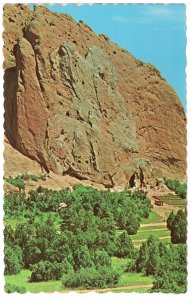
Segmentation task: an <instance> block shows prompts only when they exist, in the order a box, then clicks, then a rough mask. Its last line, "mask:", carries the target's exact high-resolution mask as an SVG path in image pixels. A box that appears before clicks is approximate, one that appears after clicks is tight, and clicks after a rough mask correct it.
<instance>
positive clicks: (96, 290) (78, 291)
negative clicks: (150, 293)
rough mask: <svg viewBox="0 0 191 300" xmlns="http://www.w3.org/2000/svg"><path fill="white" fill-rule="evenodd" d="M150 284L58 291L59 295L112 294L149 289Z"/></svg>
mask: <svg viewBox="0 0 191 300" xmlns="http://www.w3.org/2000/svg"><path fill="white" fill-rule="evenodd" d="M152 286H153V285H152V284H145V285H131V286H130V285H128V286H118V287H113V288H112V287H111V288H105V289H92V290H67V291H66V290H63V291H60V293H69V292H75V293H90V292H112V291H119V290H120V291H121V290H132V289H139V288H151V287H152Z"/></svg>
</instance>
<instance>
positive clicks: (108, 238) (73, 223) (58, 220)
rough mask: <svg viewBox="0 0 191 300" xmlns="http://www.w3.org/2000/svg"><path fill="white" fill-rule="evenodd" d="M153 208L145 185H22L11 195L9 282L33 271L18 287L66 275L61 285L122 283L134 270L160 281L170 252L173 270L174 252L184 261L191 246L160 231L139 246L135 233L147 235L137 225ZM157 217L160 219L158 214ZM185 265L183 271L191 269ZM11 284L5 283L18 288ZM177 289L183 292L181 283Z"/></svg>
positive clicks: (6, 209)
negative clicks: (173, 244)
mask: <svg viewBox="0 0 191 300" xmlns="http://www.w3.org/2000/svg"><path fill="white" fill-rule="evenodd" d="M151 208H152V205H151V202H150V200H149V199H148V198H147V197H146V196H145V194H144V193H143V192H141V191H140V192H135V193H133V192H132V193H130V192H129V191H124V192H110V191H99V190H97V189H95V188H92V187H85V186H83V185H75V186H74V187H73V190H70V189H69V188H66V189H63V190H60V191H52V190H48V189H45V188H42V187H39V188H38V189H37V190H33V191H30V192H29V193H28V194H26V193H25V191H23V190H22V191H18V192H10V193H7V194H5V197H4V212H5V216H4V221H5V229H4V239H5V250H4V252H5V259H4V260H5V275H6V278H7V281H6V282H7V284H8V283H9V284H10V285H12V284H14V283H13V282H12V281H11V280H12V279H11V278H12V277H11V276H15V278H17V276H19V274H25V273H23V272H28V273H27V274H28V279H27V280H28V281H27V282H25V283H23V282H21V283H20V284H19V286H20V285H22V286H23V287H24V288H26V289H27V290H28V288H29V287H30V289H32V287H31V285H33V284H34V285H36V286H37V285H38V286H39V287H40V286H42V282H44V284H45V283H46V282H47V284H48V282H54V283H57V282H60V285H59V290H60V289H66V290H67V289H96V288H106V287H116V286H121V284H122V282H123V279H122V278H124V279H125V278H129V277H130V275H129V274H130V273H131V274H137V275H136V276H139V275H138V274H139V273H140V276H144V278H146V277H148V282H149V284H150V282H151V281H153V278H155V279H154V280H155V281H154V282H159V281H160V276H161V275H160V272H159V270H160V268H161V265H162V264H164V265H165V263H164V257H165V260H166V261H167V260H170V261H171V260H172V266H171V269H167V272H170V271H172V270H174V265H173V264H174V260H173V259H171V258H170V257H171V255H172V253H174V254H173V255H174V257H175V258H174V259H175V260H176V261H175V262H176V265H177V266H178V264H179V260H180V257H181V259H182V262H183V263H184V262H185V253H186V252H185V251H183V250H182V249H183V248H181V247H184V248H185V245H178V247H179V246H181V247H179V248H172V250H171V248H169V247H170V246H169V245H165V244H164V243H162V242H160V241H159V240H158V239H157V238H154V237H149V239H148V240H147V241H145V242H143V244H142V246H140V249H136V248H135V247H134V244H133V242H132V238H135V239H136V236H138V234H144V232H141V231H140V233H137V231H138V230H139V228H140V223H142V222H143V220H147V221H148V220H149V216H150V213H151ZM151 215H152V214H151ZM154 217H155V219H156V220H158V219H157V218H158V216H157V215H156V214H154V215H152V218H154ZM11 221H14V222H13V223H12V222H11ZM171 223H172V222H171ZM171 223H170V224H171ZM12 224H14V226H13V225H12ZM178 226H179V225H178ZM178 243H179V241H178ZM177 249H179V250H177ZM173 251H174V252H173ZM176 251H178V252H176ZM164 254H165V255H164ZM114 258H115V260H114ZM126 260H128V261H126ZM118 261H124V262H125V261H126V263H125V264H123V265H120V263H118V264H117V265H118V266H119V268H118V267H117V265H116V264H115V262H118ZM169 268H170V267H169ZM185 268H186V267H185V266H184V268H183V269H182V278H184V276H186V275H185V274H186V272H185ZM165 270H166V269H165ZM132 272H133V273H132ZM175 272H176V270H175ZM132 276H133V275H132ZM152 276H154V277H152ZM149 277H150V279H149ZM9 278H10V281H9ZM25 278H26V277H25ZM132 278H133V277H132ZM151 278H152V279H151ZM172 278H173V284H175V285H176V284H177V285H178V284H179V282H177V280H176V278H175V277H172ZM25 280H26V279H25ZM145 280H146V279H145ZM10 285H8V287H5V290H6V289H7V290H9V291H11V290H14V289H16V287H10ZM155 286H156V288H157V289H158V290H160V289H161V291H162V290H163V288H164V286H163V285H161V286H159V284H158V283H156V284H155ZM169 286H170V283H169ZM55 287H57V288H58V284H56V285H55ZM34 289H35V288H34ZM50 289H51V288H50ZM169 289H170V288H169ZM171 289H172V290H173V285H171ZM183 290H185V281H184V280H183V281H182V291H183ZM23 291H24V289H23ZM176 291H177V292H179V291H178V289H176V288H175V292H176Z"/></svg>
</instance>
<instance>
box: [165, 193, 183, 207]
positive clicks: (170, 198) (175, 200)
mask: <svg viewBox="0 0 191 300" xmlns="http://www.w3.org/2000/svg"><path fill="white" fill-rule="evenodd" d="M159 199H160V200H162V201H164V203H167V204H170V205H181V206H184V205H187V200H185V199H182V198H180V197H179V196H177V195H173V194H168V195H165V196H160V197H159Z"/></svg>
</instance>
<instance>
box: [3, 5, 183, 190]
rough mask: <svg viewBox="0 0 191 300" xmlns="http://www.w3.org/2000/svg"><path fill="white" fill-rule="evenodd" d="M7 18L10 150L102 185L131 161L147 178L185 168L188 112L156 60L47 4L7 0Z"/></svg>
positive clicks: (122, 175)
mask: <svg viewBox="0 0 191 300" xmlns="http://www.w3.org/2000/svg"><path fill="white" fill-rule="evenodd" d="M13 20H14V22H13ZM4 27H5V32H4V42H5V45H4V55H5V62H4V66H5V134H6V136H7V138H8V140H9V142H10V144H11V145H12V146H13V147H14V148H15V149H17V150H18V151H20V153H22V154H23V155H25V156H27V157H28V158H30V159H32V160H35V161H37V162H38V163H39V164H40V165H41V167H42V168H43V169H45V170H46V171H48V170H49V171H53V172H54V173H57V174H63V175H71V176H74V177H76V178H78V179H87V180H91V181H94V182H98V183H102V184H105V185H106V186H108V187H109V186H113V185H115V184H118V185H119V184H127V183H129V180H130V179H131V177H132V175H133V174H134V173H135V172H136V169H137V168H138V169H139V170H140V168H141V170H142V172H143V173H144V177H145V178H148V179H149V178H152V177H154V178H157V177H162V176H163V175H166V176H170V177H176V178H179V179H183V178H184V177H185V168H186V146H185V145H186V129H185V123H186V118H185V113H184V110H183V108H182V105H181V103H180V100H179V99H178V97H177V95H176V94H175V92H174V90H173V89H172V88H171V87H170V86H169V85H168V83H167V82H166V81H165V80H164V79H163V78H162V77H161V75H160V73H159V71H158V70H157V69H156V68H154V67H153V66H151V65H149V64H144V63H142V62H141V61H139V60H137V59H136V58H134V57H133V56H132V55H131V54H130V53H128V52H127V51H126V50H124V49H122V48H120V47H119V46H117V45H116V44H114V43H112V42H110V41H109V39H108V38H107V37H106V36H105V35H97V34H95V33H94V32H93V31H92V30H91V29H90V28H89V27H88V26H87V25H86V24H83V23H82V22H79V23H76V22H75V21H74V20H73V19H72V18H71V17H70V16H68V15H64V14H58V13H53V12H51V11H49V10H48V9H47V8H45V7H37V8H36V9H35V11H34V12H32V11H31V10H30V9H29V8H27V7H26V6H23V5H9V4H7V5H5V6H4ZM153 174H154V175H153Z"/></svg>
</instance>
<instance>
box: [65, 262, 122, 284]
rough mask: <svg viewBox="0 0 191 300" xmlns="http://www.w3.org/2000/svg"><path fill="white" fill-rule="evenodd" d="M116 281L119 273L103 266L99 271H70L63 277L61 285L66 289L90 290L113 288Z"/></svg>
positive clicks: (89, 269) (93, 269)
mask: <svg viewBox="0 0 191 300" xmlns="http://www.w3.org/2000/svg"><path fill="white" fill-rule="evenodd" d="M118 280H119V272H116V271H114V270H112V269H111V268H108V267H105V266H104V267H100V268H99V269H96V268H95V267H91V268H85V269H83V268H81V269H80V270H78V271H77V272H73V271H70V272H69V273H68V274H65V275H63V277H62V284H63V286H64V287H66V288H78V287H82V288H84V289H90V288H95V287H96V288H104V287H108V286H113V285H114V284H116V283H117V282H118Z"/></svg>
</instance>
